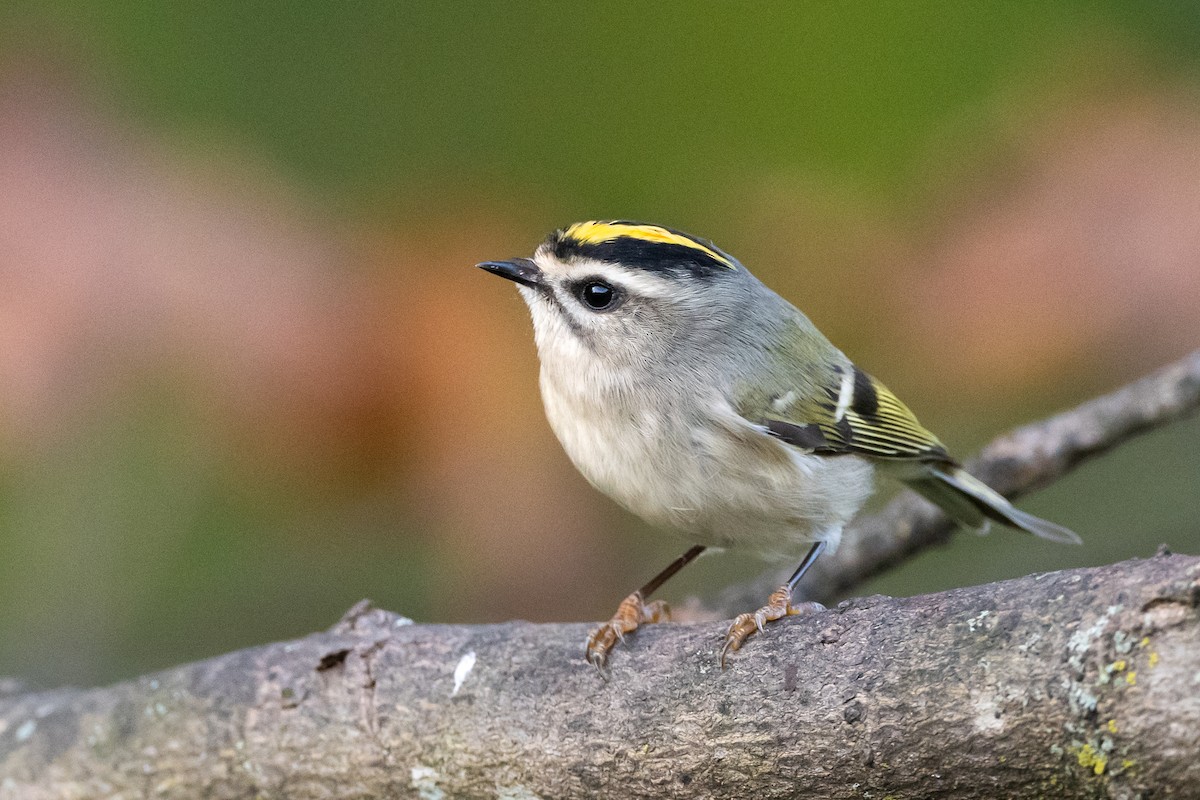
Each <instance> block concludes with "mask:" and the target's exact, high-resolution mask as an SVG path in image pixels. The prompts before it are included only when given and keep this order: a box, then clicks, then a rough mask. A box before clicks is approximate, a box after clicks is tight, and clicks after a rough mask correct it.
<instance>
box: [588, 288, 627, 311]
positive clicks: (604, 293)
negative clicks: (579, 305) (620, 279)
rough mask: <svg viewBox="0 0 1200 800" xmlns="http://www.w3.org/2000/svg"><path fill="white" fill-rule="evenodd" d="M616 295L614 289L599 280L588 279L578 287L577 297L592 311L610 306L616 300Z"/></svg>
mask: <svg viewBox="0 0 1200 800" xmlns="http://www.w3.org/2000/svg"><path fill="white" fill-rule="evenodd" d="M617 296H618V293H617V290H616V289H614V288H613V287H611V286H609V285H608V284H607V283H601V282H600V281H588V282H587V283H585V284H584V285H583V286H581V287H580V289H579V299H580V300H582V301H583V304H584V305H586V306H587V307H588V308H590V309H592V310H593V311H603V310H604V309H606V308H611V307H612V305H613V304H614V303H615V302H616V301H617Z"/></svg>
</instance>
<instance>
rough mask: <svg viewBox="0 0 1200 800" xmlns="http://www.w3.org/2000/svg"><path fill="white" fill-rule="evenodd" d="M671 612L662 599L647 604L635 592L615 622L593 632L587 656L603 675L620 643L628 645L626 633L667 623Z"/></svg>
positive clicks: (615, 616) (625, 603)
mask: <svg viewBox="0 0 1200 800" xmlns="http://www.w3.org/2000/svg"><path fill="white" fill-rule="evenodd" d="M670 616H671V610H670V608H669V607H668V606H667V604H666V603H664V602H663V601H662V600H655V601H654V602H653V603H646V602H645V601H644V600H643V599H642V593H641V592H634V593H633V594H631V595H629V596H628V597H626V598H625V599H624V600H622V601H621V605H620V606H618V607H617V613H615V614H613V616H612V619H610V620H609V621H608V622H605V623H604V624H602V625H601V626H600V627H598V628H596V629H595V630H594V631H592V633H591V635H590V636H588V640H587V649H586V651H585V655H584V657H585V658H586V659H587V662H588V663H589V664H591V665H592V666H593V667H595V668H596V669H598V670H600V671H601V672H602V673H603V671H604V667H605V665H606V664H607V663H608V654H609V653H610V652H611V651H612V649H613V648H614V647H616V646H617V643H618V642H620V643H622V644H624V642H625V634H627V633H633V632H634V631H635V630H637V629H638V626H639V625H642V624H644V623H651V622H663V621H665V620H667V619H669V618H670Z"/></svg>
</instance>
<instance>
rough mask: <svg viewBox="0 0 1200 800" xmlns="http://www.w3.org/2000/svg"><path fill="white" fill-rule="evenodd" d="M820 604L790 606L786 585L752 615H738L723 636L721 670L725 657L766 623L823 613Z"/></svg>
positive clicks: (788, 590)
mask: <svg viewBox="0 0 1200 800" xmlns="http://www.w3.org/2000/svg"><path fill="white" fill-rule="evenodd" d="M824 610H825V606H823V605H821V604H820V603H814V602H808V603H800V604H799V605H792V592H791V590H790V589H788V587H787V584H784V585H783V586H780V587H779V588H778V589H776V590H775V591H773V592H771V596H770V597H768V598H767V604H766V605H765V606H763V607H762V608H760V609H759V610H758V611H755V612H754V613H753V614H738V615H737V617H735V618H734V620H733V624H731V625H730V626H729V631H728V632H727V633H726V634H725V646H724V647H722V648H721V669H725V657H726V656H728V655H729V653H730V652H732V651H735V650H739V649H741V646H742V645H743V644H745V643H746V640H747V639H749V638H750V637H751V636H753V635H754V634H755V633H758V632H761V631H762V630H763V629H764V628H765V627H766V624H767V623H768V622H774V621H775V620H777V619H783V618H784V617H791V616H795V615H796V614H804V613H808V612H813V611H824Z"/></svg>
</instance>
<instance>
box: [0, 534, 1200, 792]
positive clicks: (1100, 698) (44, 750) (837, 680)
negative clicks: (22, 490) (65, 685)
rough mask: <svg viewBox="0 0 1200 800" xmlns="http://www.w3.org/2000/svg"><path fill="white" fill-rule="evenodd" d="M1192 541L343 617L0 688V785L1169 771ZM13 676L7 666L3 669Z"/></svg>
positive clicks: (1198, 633) (1020, 783)
mask: <svg viewBox="0 0 1200 800" xmlns="http://www.w3.org/2000/svg"><path fill="white" fill-rule="evenodd" d="M1198 606H1200V558H1194V557H1185V556H1170V555H1163V556H1159V557H1155V558H1153V559H1149V560H1144V561H1129V562H1125V563H1122V564H1117V565H1114V566H1110V567H1103V568H1098V569H1079V570H1070V571H1064V572H1058V573H1051V574H1048V575H1038V576H1031V577H1027V578H1022V579H1019V580H1014V581H1008V582H1005V583H999V584H994V585H990V586H981V587H975V588H970V589H962V590H956V591H952V592H946V593H942V594H935V595H928V596H924V597H915V598H907V599H891V598H883V597H871V598H864V599H860V600H854V601H851V602H847V603H844V604H842V605H841V606H839V607H838V608H836V609H831V610H829V611H826V612H819V613H815V614H812V615H807V616H801V617H795V618H791V619H790V620H788V621H786V622H781V623H779V624H777V625H775V626H772V627H771V628H770V629H769V630H768V632H767V633H766V634H765V635H762V636H759V637H757V638H756V639H754V640H753V641H752V642H751V643H750V644H749V646H748V647H747V648H746V649H745V650H743V651H741V652H739V653H738V654H737V656H736V658H735V659H734V661H733V663H732V665H731V667H730V669H728V670H727V671H725V672H721V671H720V670H719V669H718V667H717V648H718V647H719V646H720V644H721V641H722V636H723V633H724V625H723V624H719V623H697V624H688V625H680V624H674V625H672V624H667V625H654V626H650V627H648V628H646V629H645V630H643V631H640V632H639V634H638V636H637V638H636V640H633V641H632V642H631V646H630V647H629V648H628V649H623V650H620V651H618V652H617V653H616V654H614V658H613V665H612V674H611V677H610V678H609V679H608V680H605V679H603V678H602V677H601V676H600V675H599V674H597V672H596V671H595V670H593V669H592V668H590V667H589V666H587V665H585V664H584V662H583V660H582V657H581V650H582V642H583V640H584V638H585V636H586V633H587V626H586V625H580V624H556V625H532V624H529V623H522V622H514V623H508V624H504V625H481V626H447V625H413V624H410V623H409V621H408V620H405V619H403V618H401V617H397V616H395V615H394V614H391V613H388V612H384V611H380V610H376V609H372V608H370V606H369V605H366V604H360V606H358V607H356V608H355V609H354V610H353V611H352V612H351V613H350V614H348V615H347V617H346V618H345V619H343V620H342V622H340V623H339V624H338V625H337V626H335V627H334V628H333V629H332V630H330V631H329V632H326V633H319V634H314V635H312V636H308V637H306V638H304V639H299V640H297V641H293V642H286V643H279V644H271V645H266V646H263V647H257V648H253V649H250V650H244V651H241V652H236V653H231V654H228V655H224V656H220V657H218V658H214V659H211V660H208V661H203V662H200V663H196V664H189V665H185V666H181V667H177V668H175V669H171V670H167V671H165V672H162V673H159V674H157V675H152V676H147V677H143V678H139V679H137V680H134V681H130V682H127V683H122V684H118V685H116V686H112V687H108V688H102V689H90V690H78V689H58V690H53V691H45V692H24V693H22V692H20V691H18V692H17V693H16V694H10V695H9V696H0V798H3V800H18V799H19V800H41V799H42V798H64V797H122V798H134V797H151V796H153V797H159V796H161V797H170V798H185V799H186V798H243V797H274V798H290V799H291V800H306V799H307V798H343V797H345V798H348V797H421V798H443V797H444V798H484V797H486V798H510V799H511V798H526V799H527V798H536V797H543V798H583V797H620V798H641V797H664V796H669V797H679V798H689V797H714V796H730V795H731V794H735V795H738V796H752V797H762V798H775V797H796V796H806V797H822V798H833V799H835V800H836V799H837V798H862V797H884V796H888V795H892V796H896V797H956V798H995V797H1006V798H1025V797H1030V798H1032V797H1043V796H1054V797H1061V798H1074V797H1089V798H1091V797H1097V796H1106V797H1134V796H1137V795H1138V793H1143V795H1144V796H1150V795H1151V794H1153V796H1156V797H1157V796H1172V797H1174V796H1178V797H1182V796H1186V795H1189V793H1191V792H1194V791H1195V787H1196V786H1197V785H1200V761H1197V759H1196V758H1195V754H1196V751H1195V747H1196V744H1195V743H1196V741H1197V740H1198V739H1200V702H1198V701H1197V696H1198V695H1197V687H1196V680H1197V677H1196V676H1197V672H1196V669H1197V660H1196V654H1197V653H1198V652H1200V608H1198ZM10 691H12V687H10Z"/></svg>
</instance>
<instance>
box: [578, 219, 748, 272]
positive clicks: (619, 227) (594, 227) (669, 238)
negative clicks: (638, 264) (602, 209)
mask: <svg viewBox="0 0 1200 800" xmlns="http://www.w3.org/2000/svg"><path fill="white" fill-rule="evenodd" d="M562 238H564V239H571V240H573V241H575V242H577V243H579V244H583V245H588V244H600V243H602V242H609V241H612V240H614V239H623V238H625V239H633V240H636V241H642V242H659V243H662V244H673V245H678V246H680V247H687V248H690V249H692V250H698V251H699V252H701V253H703V254H704V255H706V256H708V257H709V258H711V259H713V260H714V261H716V262H717V263H719V264H722V265H724V266H725V267H728V268H729V269H737V264H736V263H735V262H734V261H733V260H732V259H730V257H729V256H727V255H725V254H724V253H722V252H721V251H719V250H717V249H716V248H714V247H710V246H709V245H707V244H705V243H704V242H702V241H700V240H699V239H695V238H692V237H691V236H688V235H687V234H684V233H679V232H678V231H673V230H670V229H669V228H664V227H661V226H659V225H646V224H643V223H640V222H603V221H597V220H590V221H588V222H576V223H575V224H574V225H572V226H570V227H569V228H567V229H566V230H565V231H563V233H562Z"/></svg>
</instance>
